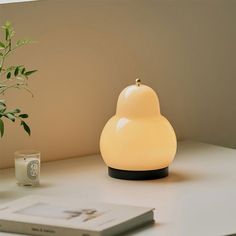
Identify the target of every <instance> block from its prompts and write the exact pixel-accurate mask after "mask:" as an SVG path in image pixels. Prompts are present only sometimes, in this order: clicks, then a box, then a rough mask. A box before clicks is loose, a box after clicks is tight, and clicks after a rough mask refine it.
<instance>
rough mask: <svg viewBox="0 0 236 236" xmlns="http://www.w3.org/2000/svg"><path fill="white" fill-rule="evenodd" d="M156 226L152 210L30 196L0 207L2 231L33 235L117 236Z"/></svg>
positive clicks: (0, 229)
mask: <svg viewBox="0 0 236 236" xmlns="http://www.w3.org/2000/svg"><path fill="white" fill-rule="evenodd" d="M151 222H153V209H152V208H146V207H135V206H125V205H116V204H107V203H91V202H90V203H88V202H82V201H81V200H79V199H70V200H68V201H66V200H65V199H60V198H54V197H51V198H48V197H43V196H27V197H24V198H20V199H18V200H15V201H12V202H10V203H8V204H5V205H2V206H0V231H5V232H15V233H24V234H30V235H42V236H44V235H58V236H60V235H67V236H74V235H76V236H79V235H81V236H98V235H99V236H105V235H116V234H118V233H121V232H125V231H127V230H130V229H132V228H136V227H138V226H141V225H145V224H147V223H151Z"/></svg>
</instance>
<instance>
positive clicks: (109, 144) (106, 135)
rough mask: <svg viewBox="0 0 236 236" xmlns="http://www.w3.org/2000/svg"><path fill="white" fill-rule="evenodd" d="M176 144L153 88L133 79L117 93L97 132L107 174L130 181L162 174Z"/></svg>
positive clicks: (173, 153)
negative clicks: (114, 105)
mask: <svg viewBox="0 0 236 236" xmlns="http://www.w3.org/2000/svg"><path fill="white" fill-rule="evenodd" d="M176 147H177V142H176V136H175V132H174V130H173V128H172V126H171V124H170V123H169V122H168V120H167V119H166V118H165V117H164V116H162V115H161V113H160V105H159V100H158V97H157V95H156V93H155V91H154V90H153V89H151V88H150V87H148V86H146V85H143V84H141V82H140V80H139V79H137V80H136V84H134V85H131V86H128V87H127V88H125V89H124V90H123V91H122V92H121V94H120V95H119V98H118V102H117V109H116V114H115V115H114V116H113V117H112V118H111V119H110V120H109V121H108V122H107V124H106V125H105V127H104V129H103V131H102V134H101V138H100V151H101V155H102V157H103V159H104V161H105V163H106V164H107V166H108V173H109V175H110V176H111V177H114V178H120V179H131V180H139V179H140V180H142V179H156V178H162V177H165V176H167V175H168V166H169V165H170V163H171V162H172V161H173V159H174V156H175V153H176Z"/></svg>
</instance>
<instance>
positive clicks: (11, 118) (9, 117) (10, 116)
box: [5, 113, 15, 122]
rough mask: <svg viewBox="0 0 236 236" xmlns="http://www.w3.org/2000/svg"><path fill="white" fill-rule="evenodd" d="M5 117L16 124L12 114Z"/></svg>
mask: <svg viewBox="0 0 236 236" xmlns="http://www.w3.org/2000/svg"><path fill="white" fill-rule="evenodd" d="M5 116H6V117H7V118H8V119H10V120H11V121H13V122H15V116H14V115H12V114H11V113H7V114H6V115H5Z"/></svg>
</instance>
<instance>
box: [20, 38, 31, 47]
mask: <svg viewBox="0 0 236 236" xmlns="http://www.w3.org/2000/svg"><path fill="white" fill-rule="evenodd" d="M29 43H33V41H32V40H30V39H20V40H18V41H17V42H16V46H17V47H20V46H23V45H26V44H29Z"/></svg>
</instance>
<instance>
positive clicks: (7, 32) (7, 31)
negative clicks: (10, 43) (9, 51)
mask: <svg viewBox="0 0 236 236" xmlns="http://www.w3.org/2000/svg"><path fill="white" fill-rule="evenodd" d="M8 38H9V29H8V28H5V39H6V41H7V40H8Z"/></svg>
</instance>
